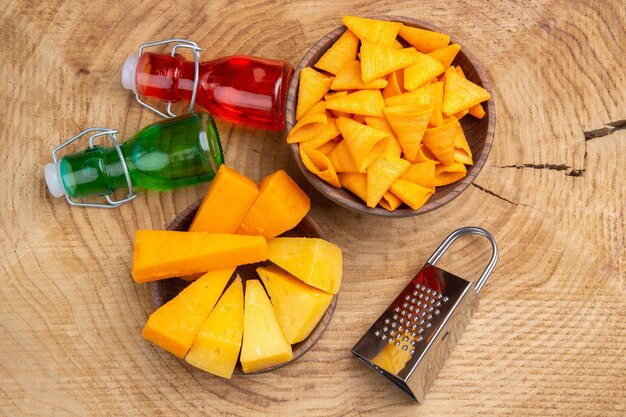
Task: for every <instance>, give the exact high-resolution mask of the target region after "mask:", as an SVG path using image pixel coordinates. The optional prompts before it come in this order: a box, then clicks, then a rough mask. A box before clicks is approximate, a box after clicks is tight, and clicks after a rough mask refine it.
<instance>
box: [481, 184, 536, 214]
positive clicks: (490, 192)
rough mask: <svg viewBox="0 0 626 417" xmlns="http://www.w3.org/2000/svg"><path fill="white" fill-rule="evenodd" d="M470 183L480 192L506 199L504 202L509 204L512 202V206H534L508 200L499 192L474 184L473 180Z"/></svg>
mask: <svg viewBox="0 0 626 417" xmlns="http://www.w3.org/2000/svg"><path fill="white" fill-rule="evenodd" d="M472 185H473V186H474V187H476V188H478V189H479V190H480V191H482V192H484V193H487V194H489V195H492V196H494V197H496V198H499V199H500V200H502V201H506V202H507V203H509V204H513V205H514V206H524V207H529V208H532V209H534V207H533V206H529V205H528V204H524V203H516V202H514V201H511V200H509V199H507V198H504V197H502V196H501V195H499V194H497V193H495V192H493V191H491V190H488V189H486V188H485V187H482V186H480V185H478V184H476V183H475V182H473V183H472ZM535 210H536V209H535Z"/></svg>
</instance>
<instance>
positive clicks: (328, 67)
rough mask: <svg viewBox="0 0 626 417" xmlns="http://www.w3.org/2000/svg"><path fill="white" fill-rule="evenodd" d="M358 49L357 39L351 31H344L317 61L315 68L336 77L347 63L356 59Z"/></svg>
mask: <svg viewBox="0 0 626 417" xmlns="http://www.w3.org/2000/svg"><path fill="white" fill-rule="evenodd" d="M358 49H359V38H358V37H357V36H356V35H355V34H354V33H352V32H351V31H349V30H346V31H345V32H344V33H343V35H341V36H340V37H339V39H337V40H336V41H335V43H334V44H333V45H332V46H331V47H330V48H328V50H327V51H326V52H325V53H324V55H322V57H321V58H320V59H319V60H318V61H317V63H316V64H315V68H318V69H321V70H324V71H327V72H330V73H331V74H335V75H336V74H337V73H338V72H339V71H341V70H342V69H343V68H344V67H345V66H346V64H347V63H348V62H350V61H353V60H355V59H356V53H357V50H358Z"/></svg>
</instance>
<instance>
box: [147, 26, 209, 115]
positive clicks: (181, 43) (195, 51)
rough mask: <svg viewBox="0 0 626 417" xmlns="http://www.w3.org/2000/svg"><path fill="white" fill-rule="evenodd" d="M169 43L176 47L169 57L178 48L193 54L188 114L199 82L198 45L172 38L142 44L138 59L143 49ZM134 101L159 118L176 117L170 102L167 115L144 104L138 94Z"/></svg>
mask: <svg viewBox="0 0 626 417" xmlns="http://www.w3.org/2000/svg"><path fill="white" fill-rule="evenodd" d="M169 43H176V45H174V47H173V48H172V52H171V54H170V55H171V56H174V55H176V49H178V48H188V49H191V50H192V52H193V60H194V69H195V73H194V79H193V91H192V93H191V101H190V102H189V112H190V113H191V112H192V111H193V106H194V104H195V103H196V95H197V93H198V82H199V80H200V52H202V48H201V47H199V46H198V44H196V43H195V42H193V41H190V40H187V39H180V38H172V39H166V40H163V41H156V42H148V43H144V44H142V45H141V46H140V47H139V55H138V56H139V57H141V55H142V54H143V52H144V49H146V48H151V47H154V46H159V45H166V44H169ZM135 100H137V102H138V103H139V104H141V105H142V106H144V107H146V108H148V109H150V110H152V111H153V112H155V113H156V114H158V115H159V116H161V117H164V118H166V119H168V118H170V117H176V115H175V114H174V113H172V102H171V101H168V102H167V114H165V113H163V112H162V111H160V110H158V109H156V108H155V107H153V106H151V105H149V104H148V103H146V102H145V101H143V100H142V99H141V97H140V96H139V93H135Z"/></svg>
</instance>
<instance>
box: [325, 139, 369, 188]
mask: <svg viewBox="0 0 626 417" xmlns="http://www.w3.org/2000/svg"><path fill="white" fill-rule="evenodd" d="M328 160H329V161H330V163H331V164H333V167H334V168H335V171H336V172H348V173H358V172H359V167H358V166H357V165H356V162H354V159H353V158H352V155H350V149H348V144H347V143H346V141H345V140H342V141H341V142H339V143H338V144H337V146H335V149H333V150H332V151H330V152H329V153H328ZM364 200H365V199H364Z"/></svg>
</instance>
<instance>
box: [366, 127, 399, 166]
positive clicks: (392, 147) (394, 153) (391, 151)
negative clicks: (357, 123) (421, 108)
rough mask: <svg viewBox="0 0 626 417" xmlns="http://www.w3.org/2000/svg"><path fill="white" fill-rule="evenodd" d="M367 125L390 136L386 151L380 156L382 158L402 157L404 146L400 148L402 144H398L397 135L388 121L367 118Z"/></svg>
mask: <svg viewBox="0 0 626 417" xmlns="http://www.w3.org/2000/svg"><path fill="white" fill-rule="evenodd" d="M365 123H366V124H367V125H368V126H369V127H373V128H374V129H378V130H380V131H381V132H385V133H387V134H389V139H388V142H387V146H385V150H384V151H383V153H382V154H381V156H380V157H381V158H399V157H400V155H402V146H400V142H398V138H397V137H396V134H395V133H394V131H393V129H392V128H391V126H389V123H387V120H386V119H383V118H381V117H366V118H365Z"/></svg>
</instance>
